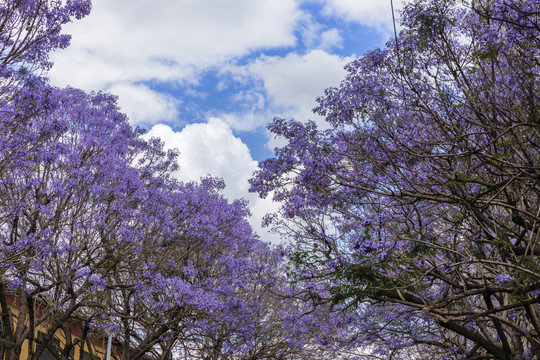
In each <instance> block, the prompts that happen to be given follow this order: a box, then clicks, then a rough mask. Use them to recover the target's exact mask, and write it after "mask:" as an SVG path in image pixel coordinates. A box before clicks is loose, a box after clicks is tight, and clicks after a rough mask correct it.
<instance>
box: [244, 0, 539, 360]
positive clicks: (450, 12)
mask: <svg viewBox="0 0 540 360" xmlns="http://www.w3.org/2000/svg"><path fill="white" fill-rule="evenodd" d="M539 14H540V3H539V2H538V1H533V0H525V1H522V0H472V1H459V0H428V1H414V2H413V3H411V4H408V5H406V6H405V8H404V10H403V12H402V17H401V19H402V30H401V32H400V34H399V36H398V38H397V39H396V40H392V41H390V42H388V44H387V45H386V47H385V48H383V49H376V50H373V51H371V52H369V53H367V54H366V55H364V56H363V57H361V58H359V59H358V60H356V61H353V62H352V63H350V64H349V65H348V66H347V68H346V69H347V71H348V75H347V77H346V79H345V80H344V81H343V82H342V83H341V85H340V86H339V87H337V88H331V89H328V90H327V91H326V92H325V95H324V96H322V97H321V98H319V99H318V103H319V105H318V107H317V108H316V109H315V112H316V113H317V114H319V115H322V116H324V117H325V118H326V121H327V123H328V126H329V129H327V130H319V129H318V128H317V126H316V125H315V124H314V123H313V122H298V121H294V120H284V119H275V120H274V121H273V122H272V123H271V124H270V125H269V129H270V130H271V131H272V132H273V133H274V134H275V135H276V136H280V137H283V138H285V139H286V140H287V142H288V143H287V145H285V146H284V147H282V148H279V149H276V151H275V157H274V158H271V159H268V160H265V161H264V162H263V163H262V164H261V168H260V170H259V171H258V172H257V174H256V175H255V177H254V179H253V180H252V190H254V191H257V192H258V193H259V194H260V195H262V196H267V195H268V194H269V193H271V192H272V193H273V196H274V198H275V199H276V200H279V201H281V202H282V203H283V207H282V209H281V212H280V214H279V215H276V216H274V217H271V218H269V221H271V222H273V224H274V225H275V226H276V227H277V229H279V231H282V232H284V233H287V234H289V235H290V236H291V238H292V239H293V240H294V245H293V250H292V252H291V253H290V256H289V257H290V261H291V263H292V264H293V265H294V266H293V268H292V269H291V278H293V279H294V280H295V281H297V282H299V283H301V282H304V283H306V282H311V283H316V284H318V285H317V286H312V287H305V288H304V289H303V290H302V291H303V292H304V294H305V300H306V301H309V302H311V303H312V304H314V305H315V306H317V305H318V304H340V305H342V306H343V305H345V306H347V307H348V308H349V310H350V311H353V310H354V311H355V312H356V314H358V315H359V316H360V317H362V318H363V319H364V322H363V323H362V322H359V323H358V324H359V325H358V326H357V327H356V329H355V331H356V332H357V334H358V336H357V338H356V344H357V345H358V346H360V347H362V346H363V347H364V348H365V349H367V350H369V351H372V352H374V353H376V352H377V351H379V352H388V353H390V352H391V351H392V352H393V353H394V355H395V356H397V354H399V353H400V351H402V353H403V354H405V353H409V354H410V353H411V351H414V349H416V351H421V352H423V353H424V354H431V355H432V356H434V357H436V358H442V357H447V358H455V359H465V358H466V359H500V360H502V359H539V358H540V335H539V334H540V321H539V317H540V311H539V306H538V303H539V302H540V292H539V291H540V263H539V261H538V255H539V254H540V249H539V245H540V243H539V237H540V182H539V179H540V117H539V116H540V115H539V114H540V112H539V104H540V81H539V80H540V79H539V75H540V73H539V71H540V16H539ZM299 289H300V288H299ZM362 324H364V325H362ZM404 356H405V355H404Z"/></svg>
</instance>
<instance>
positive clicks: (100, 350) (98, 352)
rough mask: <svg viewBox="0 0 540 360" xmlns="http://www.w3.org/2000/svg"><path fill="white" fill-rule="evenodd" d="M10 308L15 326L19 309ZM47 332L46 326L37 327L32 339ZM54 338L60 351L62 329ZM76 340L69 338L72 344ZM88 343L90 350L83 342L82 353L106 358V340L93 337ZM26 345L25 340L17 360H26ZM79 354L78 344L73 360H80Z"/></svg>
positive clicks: (62, 335) (63, 340)
mask: <svg viewBox="0 0 540 360" xmlns="http://www.w3.org/2000/svg"><path fill="white" fill-rule="evenodd" d="M10 307H11V312H12V314H13V316H14V317H15V322H14V325H15V326H16V324H17V321H18V318H19V309H18V308H17V307H16V306H10ZM25 321H26V322H27V323H29V319H28V318H27V319H26V320H25ZM47 331H48V329H47V327H46V325H39V326H37V327H36V329H35V334H34V338H36V339H37V338H38V336H39V333H40V332H42V333H47ZM54 338H56V339H58V340H59V343H60V349H62V348H63V346H64V345H65V343H66V337H65V334H64V331H63V330H62V329H58V330H57V331H56V332H55V334H54ZM77 339H78V338H77V337H76V336H73V335H72V336H71V341H72V342H74V341H75V340H77ZM90 343H91V349H89V348H88V341H85V342H84V344H83V346H84V348H83V351H85V352H87V353H89V354H92V355H93V356H94V357H95V356H97V357H99V359H100V360H105V356H106V352H107V339H106V338H104V339H103V340H101V341H98V340H97V339H96V338H95V337H93V338H92V339H91V340H90ZM28 345H29V341H28V340H25V341H24V343H23V345H22V349H21V356H20V358H19V359H20V360H28V353H29V348H28ZM34 349H35V348H34ZM79 354H80V344H78V345H77V346H75V348H74V360H81V359H80V358H79ZM113 358H114V357H113Z"/></svg>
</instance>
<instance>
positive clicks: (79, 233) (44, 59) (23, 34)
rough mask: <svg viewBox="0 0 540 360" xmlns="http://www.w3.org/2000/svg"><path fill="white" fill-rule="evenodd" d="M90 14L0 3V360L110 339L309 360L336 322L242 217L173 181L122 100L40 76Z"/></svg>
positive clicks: (206, 187) (132, 348)
mask: <svg viewBox="0 0 540 360" xmlns="http://www.w3.org/2000/svg"><path fill="white" fill-rule="evenodd" d="M90 7H91V6H90V1H88V0H68V1H56V0H54V1H53V0H6V1H2V2H1V4H0V329H1V337H0V345H1V346H0V359H10V360H11V359H19V357H20V355H21V352H22V349H23V347H26V350H27V351H28V358H29V359H33V360H37V359H39V358H41V357H42V356H43V354H44V353H48V354H49V355H50V356H54V357H56V358H57V359H61V360H68V359H74V358H79V359H81V358H83V357H84V351H85V350H92V341H90V339H91V338H92V337H94V339H95V338H96V336H97V337H98V338H99V339H100V340H105V339H107V337H108V335H109V334H113V335H114V341H113V343H114V348H115V349H116V350H115V353H116V354H121V355H120V357H121V359H122V360H128V359H129V360H132V359H133V360H135V359H143V358H146V356H152V357H153V358H156V359H163V360H165V359H172V358H173V357H174V356H184V357H189V358H193V359H194V358H201V359H202V358H204V359H242V358H257V359H272V358H283V357H284V356H288V357H295V358H297V359H299V358H312V357H313V356H318V355H313V354H321V353H322V350H323V349H322V347H321V345H320V343H319V340H324V341H329V340H327V337H328V336H327V335H326V334H327V333H329V332H330V330H333V328H334V327H336V326H338V325H339V324H340V323H343V322H344V321H345V320H343V319H344V318H342V317H336V316H333V315H332V316H331V317H329V316H328V313H327V312H325V309H321V308H319V309H317V311H314V312H312V313H311V315H309V316H304V313H305V312H306V311H308V310H310V309H309V307H306V306H305V304H303V303H302V302H301V301H299V300H298V299H297V298H295V295H296V292H297V291H296V290H294V289H292V288H291V287H290V284H289V283H288V282H287V280H286V276H285V272H284V271H283V266H284V265H283V264H282V257H281V255H280V251H276V250H271V249H270V247H269V246H268V245H267V244H264V243H262V242H261V241H260V239H259V238H258V237H257V236H256V235H255V234H254V233H253V232H252V229H251V228H250V226H249V224H248V222H247V221H246V218H247V216H248V215H249V211H248V209H247V204H246V203H245V202H244V201H242V200H237V201H233V202H229V201H228V200H226V199H225V198H223V196H222V195H221V194H220V192H221V190H223V187H224V184H223V182H222V181H221V180H219V179H215V178H211V177H209V178H205V179H201V181H200V182H197V183H182V182H180V181H177V180H175V179H174V177H173V176H172V175H173V173H174V172H175V171H177V170H178V165H177V162H176V157H177V156H178V154H177V153H176V152H175V151H168V152H167V151H164V149H163V143H162V142H161V141H160V140H159V139H150V140H144V139H143V137H142V131H140V130H137V129H133V128H132V127H131V126H130V125H129V122H128V119H127V117H126V116H125V115H124V114H122V113H121V112H120V109H119V108H118V106H117V102H116V97H115V96H113V95H110V94H104V93H101V92H99V93H85V92H83V91H81V90H77V89H73V88H69V87H68V88H64V89H60V88H56V87H53V86H51V85H50V84H49V83H48V81H47V79H46V78H44V77H42V75H44V74H46V71H47V70H48V69H49V68H50V66H52V64H51V63H50V62H49V60H48V54H49V52H50V51H51V50H54V49H61V48H64V47H66V46H67V45H68V43H69V36H68V35H65V34H62V33H61V27H62V25H64V24H65V23H67V22H69V21H71V20H72V19H74V18H76V19H78V18H81V17H83V16H85V15H87V14H88V12H89V11H90ZM281 294H286V295H287V296H288V299H287V300H286V301H284V300H283V298H282V297H281V296H280V295H281ZM74 329H77V332H80V333H78V334H77V336H73V335H75V334H73V333H72V332H73V330H74ZM320 330H324V331H320ZM59 342H61V344H60V346H58V345H59ZM84 344H86V347H84ZM312 355H313V356H312Z"/></svg>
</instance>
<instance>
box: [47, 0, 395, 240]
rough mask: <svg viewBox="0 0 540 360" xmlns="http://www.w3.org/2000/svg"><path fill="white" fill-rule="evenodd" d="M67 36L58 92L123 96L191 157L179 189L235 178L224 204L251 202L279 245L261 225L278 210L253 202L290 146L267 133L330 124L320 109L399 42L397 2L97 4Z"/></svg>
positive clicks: (125, 104) (130, 109)
mask: <svg viewBox="0 0 540 360" xmlns="http://www.w3.org/2000/svg"><path fill="white" fill-rule="evenodd" d="M394 5H395V6H396V7H397V8H400V7H401V3H400V0H395V4H394ZM65 30H66V32H67V33H69V34H71V35H72V42H71V46H70V47H69V48H67V49H65V50H61V51H58V52H56V53H55V54H54V55H53V61H54V62H55V66H54V67H53V69H52V70H51V72H50V73H49V77H50V79H51V81H52V82H53V84H56V85H59V86H66V85H70V86H73V87H78V88H82V89H84V90H87V91H91V90H95V91H97V90H103V91H107V92H111V93H114V94H116V95H118V96H119V104H120V106H121V107H122V110H123V111H124V112H125V113H127V114H128V116H129V118H130V121H131V123H132V124H133V125H134V126H139V127H142V128H144V129H146V130H147V131H148V133H147V136H158V137H160V138H162V139H163V141H164V142H165V144H166V146H167V147H170V148H172V147H175V148H179V149H180V152H181V155H180V167H181V168H180V171H179V172H178V173H177V174H176V175H177V176H178V178H180V179H181V180H187V181H189V180H197V179H199V178H200V177H201V176H205V175H206V174H211V175H214V176H219V177H222V178H224V180H225V182H226V184H227V189H226V190H225V192H224V195H225V196H227V197H229V198H238V197H244V198H246V199H248V200H249V201H250V207H251V210H252V212H253V215H254V216H253V218H252V221H251V222H252V224H253V226H254V228H255V229H256V230H257V231H258V232H259V233H260V235H261V237H263V238H267V239H269V240H273V241H276V239H275V237H274V238H273V237H272V236H270V235H267V234H266V233H265V232H264V231H263V230H261V229H260V227H259V223H260V220H261V218H262V216H263V215H264V214H265V213H266V212H272V211H275V210H276V204H272V203H271V201H270V200H268V199H267V200H261V199H258V198H257V196H256V195H255V194H249V193H248V191H247V190H248V184H247V179H249V177H250V176H251V174H252V172H253V171H254V170H255V169H256V167H257V162H258V161H261V160H263V159H265V158H267V157H269V156H271V155H272V151H271V149H272V148H273V147H275V146H276V145H279V140H276V139H272V138H271V136H270V135H269V134H268V133H267V131H266V130H265V125H266V124H267V123H268V122H269V121H271V120H272V118H273V117H275V116H281V117H286V118H292V117H294V118H296V119H297V120H306V119H312V120H315V121H317V122H318V123H320V124H323V123H324V120H323V119H320V118H317V117H316V116H315V115H313V114H312V113H311V109H312V108H313V107H314V106H315V105H316V102H315V98H316V97H317V96H319V95H322V93H323V91H324V89H325V88H327V87H330V86H336V85H338V84H339V82H340V81H341V79H342V78H343V77H344V76H345V71H344V70H343V66H344V65H345V64H346V63H348V62H349V61H351V60H353V59H354V58H357V57H359V56H361V55H362V54H363V53H365V52H366V51H368V50H370V49H373V48H375V47H381V46H383V45H384V43H385V42H386V41H387V40H388V39H389V38H390V37H391V36H392V34H393V30H392V14H391V8H390V0H130V1H125V0H93V10H92V13H91V15H90V16H89V17H87V18H85V19H83V20H80V21H77V22H75V23H73V24H70V25H68V26H67V27H66V28H65Z"/></svg>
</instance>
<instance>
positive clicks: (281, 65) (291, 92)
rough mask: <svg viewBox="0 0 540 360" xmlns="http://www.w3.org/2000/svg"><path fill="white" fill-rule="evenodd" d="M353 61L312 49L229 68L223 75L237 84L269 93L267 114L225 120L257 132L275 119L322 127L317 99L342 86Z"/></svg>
mask: <svg viewBox="0 0 540 360" xmlns="http://www.w3.org/2000/svg"><path fill="white" fill-rule="evenodd" d="M351 60H353V57H341V56H339V55H333V54H329V53H327V52H325V51H323V50H312V51H310V52H308V53H307V54H305V55H299V54H296V53H290V54H288V55H286V56H284V57H280V56H261V57H259V58H258V59H256V60H255V61H253V62H252V63H250V64H248V65H246V66H242V67H229V68H227V69H226V70H224V72H226V73H227V72H228V73H230V74H232V76H233V77H234V78H235V79H236V80H237V81H244V82H246V81H247V79H251V80H257V81H259V82H260V83H261V85H260V86H261V88H260V89H259V91H260V92H264V93H266V97H267V106H266V107H265V109H264V111H252V112H251V113H249V112H248V113H242V114H226V115H222V118H223V119H224V121H226V122H227V123H228V124H229V125H230V126H231V127H233V128H234V129H237V130H251V129H255V128H257V127H259V126H261V125H263V124H266V123H268V121H269V120H271V119H272V118H273V117H274V116H282V117H287V118H290V117H294V118H296V119H297V120H307V119H312V120H315V121H317V122H318V123H319V124H320V125H323V123H324V121H323V119H321V118H320V117H318V116H316V115H315V114H313V112H312V109H313V108H314V107H315V106H316V105H317V102H316V98H317V97H318V96H322V95H323V94H324V90H325V89H326V88H328V87H331V86H337V85H339V83H340V82H341V80H342V79H343V78H344V77H345V74H346V71H345V70H344V68H343V67H344V66H345V64H347V63H348V62H350V61H351Z"/></svg>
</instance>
